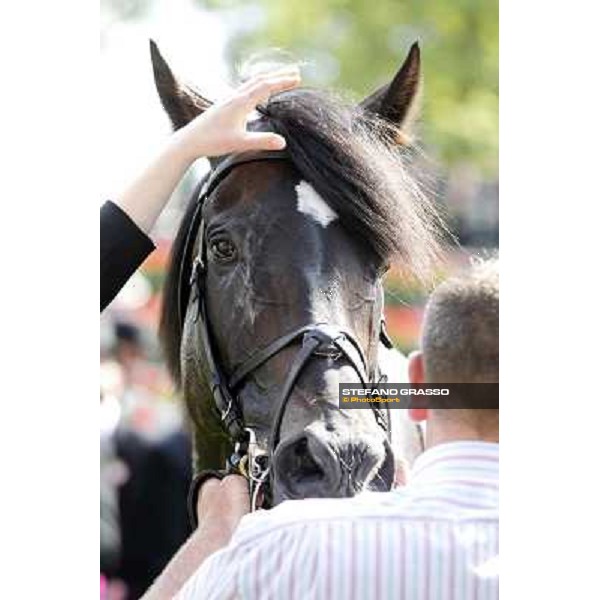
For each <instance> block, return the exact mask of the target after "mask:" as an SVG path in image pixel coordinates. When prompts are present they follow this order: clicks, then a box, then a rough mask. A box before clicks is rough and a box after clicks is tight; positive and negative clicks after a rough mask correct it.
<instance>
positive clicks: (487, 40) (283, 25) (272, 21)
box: [196, 0, 498, 177]
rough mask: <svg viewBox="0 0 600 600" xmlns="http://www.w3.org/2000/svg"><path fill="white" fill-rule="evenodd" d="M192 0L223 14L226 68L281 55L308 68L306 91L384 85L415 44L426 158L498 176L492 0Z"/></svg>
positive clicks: (362, 90) (495, 4)
mask: <svg viewBox="0 0 600 600" xmlns="http://www.w3.org/2000/svg"><path fill="white" fill-rule="evenodd" d="M196 1H197V2H198V3H199V4H200V5H201V6H202V7H204V8H209V9H219V10H224V9H227V10H226V13H227V14H228V16H229V19H230V20H231V22H233V24H234V35H233V39H232V42H231V44H230V47H229V58H230V60H231V62H232V64H235V63H238V62H240V60H242V59H243V58H244V57H247V56H248V55H249V54H250V53H251V52H253V51H256V50H261V49H265V48H269V47H281V48H284V49H285V50H288V51H291V52H292V53H293V54H294V55H295V56H296V58H298V59H300V60H307V61H308V67H309V68H307V69H305V80H306V81H307V83H309V84H311V83H312V84H320V85H330V86H335V87H339V88H344V89H348V90H351V91H352V92H354V93H356V95H357V97H359V96H366V95H367V94H368V93H370V92H371V91H372V90H374V89H375V88H376V87H378V86H379V85H382V84H383V83H385V82H387V81H388V80H389V79H390V78H391V77H392V76H393V75H394V73H395V72H396V70H397V69H398V68H399V66H400V64H401V62H402V61H403V60H404V58H405V56H406V53H407V51H408V48H409V47H410V45H411V44H412V42H414V41H415V40H418V41H419V43H420V45H421V50H422V57H423V72H424V76H425V89H424V91H425V93H424V98H423V100H424V101H423V113H422V117H423V118H422V127H421V129H420V137H422V138H423V139H424V141H425V143H426V144H427V145H428V151H429V153H433V154H434V155H436V154H437V156H438V158H439V159H440V160H441V161H442V162H443V163H445V164H446V165H447V166H448V167H451V166H452V165H454V164H456V163H460V162H468V163H470V164H472V165H475V166H477V167H479V169H480V170H481V171H482V172H483V173H484V174H485V175H487V176H490V177H494V176H495V174H496V173H497V159H498V0H302V1H298V2H285V1H282V0H257V1H256V2H254V3H252V2H248V0H196ZM238 11H239V12H238ZM236 20H237V23H238V24H237V26H236Z"/></svg>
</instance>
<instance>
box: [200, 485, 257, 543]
mask: <svg viewBox="0 0 600 600" xmlns="http://www.w3.org/2000/svg"><path fill="white" fill-rule="evenodd" d="M196 511H197V512H196V514H197V516H198V526H199V528H203V527H204V526H209V527H211V528H212V527H215V526H216V527H218V528H219V529H220V530H222V532H223V534H226V535H229V536H231V534H232V533H233V531H234V530H235V528H236V527H237V526H238V523H239V522H240V519H241V518H242V517H243V516H244V515H245V514H247V513H249V512H250V491H249V489H248V482H247V481H246V479H245V478H244V477H242V476H241V475H228V476H227V477H225V478H223V479H222V480H219V479H216V478H213V479H208V480H207V481H205V482H204V483H203V484H202V487H201V488H200V493H199V495H198V503H197V505H196Z"/></svg>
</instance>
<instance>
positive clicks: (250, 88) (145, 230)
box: [100, 68, 300, 311]
mask: <svg viewBox="0 0 600 600" xmlns="http://www.w3.org/2000/svg"><path fill="white" fill-rule="evenodd" d="M299 83H300V75H299V72H298V70H297V69H296V68H288V69H285V70H283V71H277V72H273V73H267V74H264V75H258V76H256V77H253V78H252V79H249V80H248V81H247V82H246V83H244V84H242V85H241V86H240V87H239V88H238V89H237V90H236V91H235V92H234V93H233V95H232V96H231V97H230V98H229V99H227V100H225V101H223V102H220V103H218V104H215V105H213V106H211V107H210V108H209V109H208V110H206V111H205V112H203V113H202V114H201V115H199V116H198V117H197V118H195V119H194V120H193V121H191V122H190V123H188V124H187V125H186V126H185V127H182V128H181V129H178V130H177V131H176V132H175V133H174V134H172V135H171V137H170V138H169V141H168V142H167V144H166V145H165V147H164V149H163V151H162V152H161V153H160V154H159V155H158V156H157V157H156V159H155V160H154V161H153V162H152V163H151V164H150V165H149V166H148V167H147V169H146V170H145V171H144V172H143V173H142V174H141V175H140V176H139V177H138V178H137V179H135V180H134V181H133V182H132V184H131V185H130V186H129V187H128V188H127V189H126V190H125V191H124V192H123V193H122V194H121V195H120V196H118V197H116V198H115V200H114V201H110V200H109V201H107V202H106V203H105V204H104V205H103V206H102V208H101V209H100V311H103V310H104V309H105V308H106V307H107V306H108V305H109V304H110V302H111V301H112V300H113V298H114V297H115V296H116V295H117V293H118V292H119V290H120V289H121V288H122V287H123V285H125V283H126V282H127V280H128V279H129V277H130V276H131V275H132V274H133V273H134V271H135V270H136V269H137V268H138V267H139V266H140V265H141V264H142V262H143V261H144V259H145V258H146V257H147V256H148V255H149V254H150V252H152V250H154V243H153V242H152V240H151V239H150V238H149V237H148V235H149V232H150V230H151V229H152V227H153V226H154V224H155V222H156V220H157V219H158V216H159V215H160V213H161V211H162V209H163V208H164V206H165V204H166V203H167V201H168V200H169V198H170V196H171V194H172V193H173V191H174V190H175V188H176V186H177V184H178V183H179V181H180V180H181V179H182V178H183V176H184V175H185V173H186V171H187V170H188V169H189V167H190V166H191V165H192V163H194V161H196V160H197V159H199V158H202V157H210V156H222V155H225V154H230V153H232V152H244V151H247V150H281V149H283V148H284V147H285V140H284V138H283V137H282V136H280V135H278V134H276V133H267V132H249V131H247V130H246V122H247V119H248V116H249V115H250V113H251V112H252V111H253V110H254V109H255V108H256V106H257V105H258V104H261V103H262V102H264V101H266V100H267V99H268V98H269V96H270V95H272V94H275V93H277V92H281V91H284V90H287V89H290V88H293V87H295V86H297V85H298V84H299Z"/></svg>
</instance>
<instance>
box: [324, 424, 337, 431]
mask: <svg viewBox="0 0 600 600" xmlns="http://www.w3.org/2000/svg"><path fill="white" fill-rule="evenodd" d="M325 429H326V430H327V431H335V425H334V424H333V423H326V424H325Z"/></svg>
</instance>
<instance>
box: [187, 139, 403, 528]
mask: <svg viewBox="0 0 600 600" xmlns="http://www.w3.org/2000/svg"><path fill="white" fill-rule="evenodd" d="M275 160H277V161H289V160H290V158H289V156H288V155H287V154H286V153H285V152H282V151H277V152H268V151H262V152H246V153H242V154H234V155H230V156H228V157H227V158H225V159H224V160H223V161H221V162H220V163H219V164H218V165H217V166H216V167H215V168H214V169H213V170H212V171H211V172H210V173H209V174H208V175H207V176H206V178H205V179H204V181H203V183H202V185H201V188H200V192H199V194H198V197H197V199H196V203H195V208H194V209H193V210H194V212H193V216H192V219H191V221H190V226H189V229H188V232H187V236H186V240H185V243H184V249H183V255H182V261H181V265H180V271H179V277H178V304H179V306H178V310H179V322H180V327H181V330H182V331H183V327H184V323H185V318H186V315H187V311H188V305H189V303H190V302H192V301H193V302H194V303H195V305H196V313H195V316H194V321H195V322H196V323H197V328H198V330H199V336H200V343H201V345H202V350H203V352H204V357H205V360H206V367H207V369H208V375H209V385H210V391H211V395H212V398H213V401H214V404H215V407H216V409H217V411H218V413H219V416H220V420H221V423H222V425H223V427H224V429H225V430H226V431H227V433H228V435H229V436H230V438H231V440H232V441H233V442H234V443H235V451H234V454H233V455H232V456H231V457H230V459H229V461H228V462H229V465H228V471H229V472H238V473H241V474H243V475H245V476H246V477H247V478H248V479H249V480H250V483H251V489H252V488H254V489H253V490H252V491H253V493H252V497H253V502H252V508H253V509H254V508H255V505H256V496H257V493H258V491H259V489H260V487H261V486H262V485H263V484H264V483H265V482H266V479H267V477H268V475H269V464H270V463H271V462H272V458H273V453H274V452H275V449H276V448H277V445H278V443H279V439H280V431H281V424H282V422H283V417H284V414H285V409H286V406H287V402H288V400H289V399H290V397H291V394H292V390H293V388H294V385H295V384H296V381H297V380H298V378H299V377H300V374H301V372H302V370H303V368H304V367H305V366H306V365H307V363H308V362H309V360H310V359H311V358H313V357H326V358H329V359H331V360H337V359H339V358H344V359H346V360H347V361H348V362H349V363H350V365H351V366H352V367H353V368H354V369H355V370H356V372H357V373H358V376H359V377H360V381H361V384H362V385H363V386H364V385H366V384H367V382H369V381H377V380H378V378H379V373H377V372H376V371H377V366H374V367H373V368H371V369H369V366H368V365H367V361H366V358H365V355H364V353H363V351H362V349H361V347H360V344H359V343H358V342H357V340H356V339H355V338H354V336H353V335H352V334H351V333H350V332H348V331H345V330H343V329H340V328H338V327H335V326H332V325H329V324H327V323H310V324H307V325H304V326H302V327H299V328H298V329H295V330H293V331H290V332H288V333H286V334H284V335H282V336H280V337H278V338H277V339H275V340H273V341H272V342H270V343H269V344H267V345H266V346H264V347H262V348H260V349H258V350H257V351H256V352H255V353H253V354H252V355H251V356H250V357H249V358H248V359H246V360H245V361H244V362H242V363H241V364H240V365H239V366H237V367H236V368H235V369H234V371H233V373H231V374H229V376H228V377H227V376H225V374H224V373H223V371H222V369H221V367H220V365H219V362H218V361H217V359H216V356H215V352H214V350H213V343H212V340H211V334H210V327H209V322H208V315H207V310H206V296H205V284H206V259H207V247H206V240H205V226H206V224H205V221H204V216H203V215H204V209H205V207H206V205H207V204H208V203H209V202H210V200H211V196H212V195H213V194H214V192H215V190H216V188H217V187H218V185H219V184H220V183H221V182H222V181H223V180H224V179H225V178H226V177H227V175H229V173H231V171H232V170H233V169H235V168H236V167H238V166H240V165H244V164H247V163H251V162H262V161H275ZM198 236H199V250H198V254H197V256H196V257H195V258H192V257H193V252H194V246H195V240H196V238H197V237H198ZM380 338H381V340H382V341H383V343H384V344H385V345H386V346H388V347H392V344H391V341H390V339H389V337H388V336H387V333H386V331H385V326H384V323H383V321H382V323H381V330H380ZM297 343H300V344H301V345H300V349H299V350H298V352H297V354H296V356H295V358H294V360H293V362H292V365H291V367H290V370H289V373H288V375H287V377H286V379H285V382H284V384H283V387H282V389H281V392H280V393H279V396H278V401H277V405H276V412H275V418H274V420H273V424H272V428H271V434H270V436H269V447H268V452H267V453H266V454H264V453H260V452H257V448H256V444H255V438H254V432H253V431H252V430H251V429H250V428H248V427H246V426H245V423H244V420H243V416H242V410H241V406H240V403H239V400H238V396H237V390H239V388H240V386H241V385H242V384H243V382H244V381H245V380H246V379H247V378H248V377H249V376H250V375H251V374H252V373H253V372H254V371H255V370H256V369H258V368H259V367H260V366H262V365H263V364H265V363H266V362H267V361H268V360H270V359H271V358H273V357H274V356H275V355H276V354H278V353H279V352H280V351H282V350H283V349H284V348H287V347H289V346H291V345H292V344H297ZM371 406H372V408H373V411H374V414H375V418H376V421H377V423H378V424H379V426H380V427H381V428H382V429H383V430H384V431H385V432H386V435H388V437H389V423H390V419H389V412H388V410H389V409H387V406H386V409H384V410H382V409H381V408H380V406H378V405H375V404H372V405H371ZM224 473H225V472H222V471H203V472H201V473H200V474H199V475H198V476H197V477H196V478H195V480H194V482H193V484H192V489H191V493H190V497H189V503H190V506H189V508H190V517H191V519H192V521H193V522H194V524H196V500H197V495H198V492H199V489H200V486H201V485H202V483H203V482H204V481H205V480H206V479H207V478H209V477H223V476H224Z"/></svg>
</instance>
